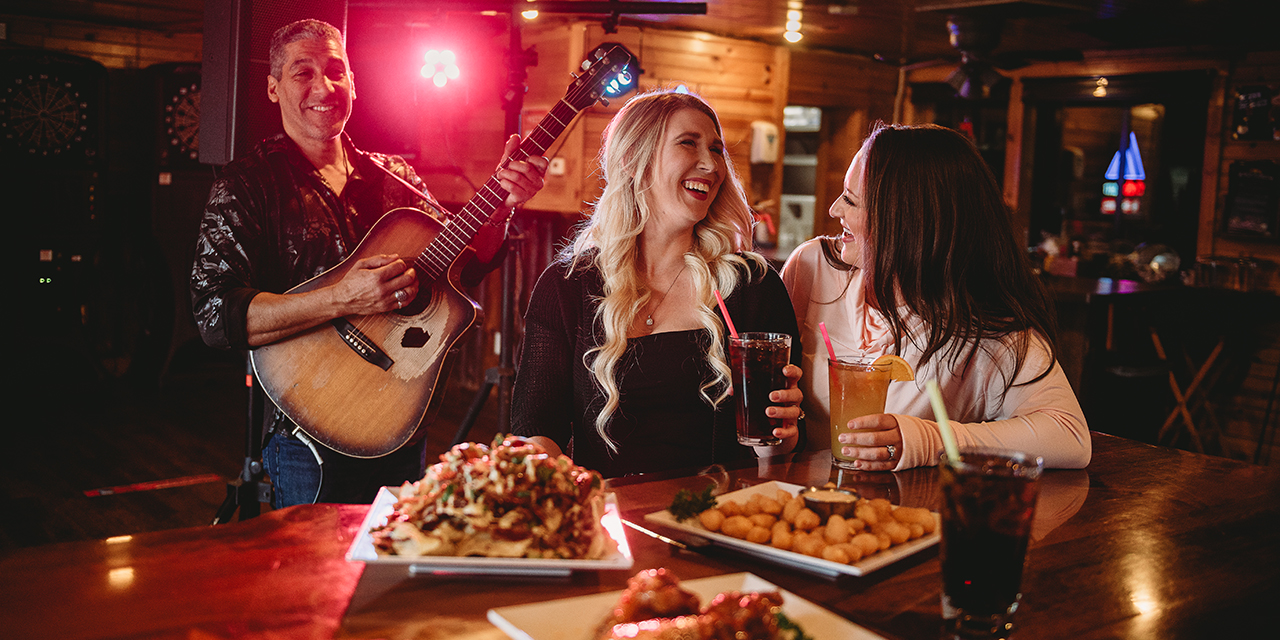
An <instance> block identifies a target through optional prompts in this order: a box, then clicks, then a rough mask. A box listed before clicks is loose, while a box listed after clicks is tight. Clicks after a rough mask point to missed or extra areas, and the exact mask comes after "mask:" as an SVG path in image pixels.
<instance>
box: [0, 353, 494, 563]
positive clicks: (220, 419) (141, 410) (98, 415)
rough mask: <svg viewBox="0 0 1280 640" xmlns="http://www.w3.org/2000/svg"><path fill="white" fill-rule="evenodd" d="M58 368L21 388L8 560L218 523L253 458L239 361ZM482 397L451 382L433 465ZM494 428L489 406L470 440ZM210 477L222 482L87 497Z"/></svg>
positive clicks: (225, 357)
mask: <svg viewBox="0 0 1280 640" xmlns="http://www.w3.org/2000/svg"><path fill="white" fill-rule="evenodd" d="M50 360H58V361H59V362H62V363H63V366H59V367H58V371H57V372H56V373H49V372H45V373H40V372H34V373H32V374H31V377H29V378H28V379H27V380H25V382H26V383H27V384H22V385H20V386H19V387H18V389H20V390H21V392H20V393H17V394H15V397H14V398H13V402H15V405H14V406H13V408H12V409H11V412H10V416H11V417H10V420H11V424H10V425H9V426H8V428H7V429H5V432H6V433H11V434H13V436H12V438H13V439H12V440H11V441H10V443H9V444H8V445H7V446H5V447H4V448H5V458H6V459H5V460H4V464H3V466H2V467H0V468H2V470H0V474H2V475H0V513H3V514H4V517H3V518H0V523H2V524H0V554H4V553H6V552H8V551H11V550H13V549H15V548H19V547H29V546H35V545H43V544H50V543H58V542H69V541H76V540H93V539H103V538H108V537H111V536H116V535H124V534H132V533H139V532H145V531H155V530H160V529H172V528H181V527H199V526H206V525H209V524H210V522H211V521H212V520H213V518H214V516H215V514H216V513H217V512H218V508H219V507H220V506H221V504H222V502H223V499H224V498H225V497H226V482H227V480H231V479H234V478H235V477H236V476H237V475H238V473H239V471H240V467H241V465H242V463H243V460H244V454H245V425H246V414H247V409H246V407H247V392H246V389H245V386H244V378H245V376H244V370H245V367H244V362H243V360H242V359H241V358H240V357H239V356H238V354H235V353H226V352H218V351H215V350H212V349H208V348H206V347H204V346H203V345H199V344H197V345H194V346H191V347H188V348H187V349H186V350H184V351H183V352H181V353H179V355H178V357H176V358H175V359H174V361H173V364H172V365H171V367H170V370H169V373H168V375H166V376H165V377H164V380H163V384H161V385H159V386H158V387H157V386H156V385H150V384H138V383H135V382H134V381H132V380H130V379H128V378H127V377H126V378H115V377H112V376H110V375H103V374H102V373H101V372H100V371H99V370H97V369H95V368H94V367H90V366H87V365H84V366H76V365H75V364H74V363H75V362H76V359H75V358H74V356H73V357H70V358H50ZM68 362H70V363H72V364H70V365H66V363H68ZM474 394H475V392H474V391H473V390H470V389H464V388H460V386H459V385H458V384H456V383H452V382H451V384H450V385H449V386H448V387H447V388H446V396H445V399H444V404H443V405H442V407H441V409H440V415H439V417H438V418H437V421H436V423H435V424H434V425H433V426H432V428H431V429H430V430H429V431H428V433H427V438H428V460H429V461H434V460H435V457H436V456H437V455H439V454H440V453H443V452H444V451H445V450H446V449H447V448H448V445H449V444H450V443H451V442H452V440H453V437H454V435H455V432H456V431H457V425H458V424H459V423H460V422H461V420H462V418H463V416H464V415H465V414H466V410H467V408H468V407H469V405H470V404H471V402H472V400H473V398H474ZM493 395H494V396H496V393H495V394H493ZM24 409H25V410H24ZM22 416H26V417H22ZM496 426H497V407H496V399H494V398H491V399H490V400H489V401H488V402H486V403H485V405H484V410H483V411H482V412H481V414H480V417H479V418H478V419H477V420H476V423H475V425H474V426H473V428H472V430H471V432H470V434H469V439H471V440H478V441H483V442H487V441H489V440H490V439H492V437H493V435H494V433H495V432H496ZM208 474H216V475H217V476H218V479H217V480H214V481H205V482H200V483H198V484H191V485H187V486H173V487H169V488H158V489H151V490H141V491H132V492H126V493H118V494H115V495H103V496H97V497H88V496H86V495H85V491H88V490H93V489H99V488H104V487H117V486H123V485H132V484H136V483H151V482H157V483H163V482H166V481H170V480H175V479H184V478H192V477H198V476H203V475H208ZM264 508H266V507H264Z"/></svg>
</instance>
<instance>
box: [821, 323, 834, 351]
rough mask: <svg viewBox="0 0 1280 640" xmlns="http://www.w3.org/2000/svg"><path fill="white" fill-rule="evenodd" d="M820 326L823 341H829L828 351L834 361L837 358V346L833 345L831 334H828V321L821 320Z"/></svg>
mask: <svg viewBox="0 0 1280 640" xmlns="http://www.w3.org/2000/svg"><path fill="white" fill-rule="evenodd" d="M818 328H819V329H821V330H822V341H823V342H826V343H827V353H828V354H829V355H830V356H831V359H832V360H833V361H834V360H835V359H836V350H835V347H832V346H831V336H829V335H827V323H825V322H819V323H818Z"/></svg>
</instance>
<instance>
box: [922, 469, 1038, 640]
mask: <svg viewBox="0 0 1280 640" xmlns="http://www.w3.org/2000/svg"><path fill="white" fill-rule="evenodd" d="M938 472H939V474H940V477H941V486H942V550H941V554H940V556H941V559H942V617H943V619H944V620H945V621H946V628H947V637H952V638H1006V637H1008V636H1009V634H1010V633H1012V631H1013V613H1014V612H1015V611H1017V609H1018V603H1019V602H1020V601H1021V600H1022V568H1023V565H1024V564H1025V561H1026V557H1027V542H1028V540H1029V539H1030V534H1031V522H1032V520H1033V519H1034V516H1035V509H1036V497H1037V496H1038V495H1039V493H1040V475H1041V474H1042V473H1043V472H1044V460H1043V459H1041V458H1039V457H1033V456H1029V455H1026V454H1024V453H1018V452H1010V451H993V450H974V449H961V450H960V459H959V460H958V461H952V460H951V459H950V458H949V457H948V456H947V455H946V454H943V455H942V457H941V460H940V462H939V464H938Z"/></svg>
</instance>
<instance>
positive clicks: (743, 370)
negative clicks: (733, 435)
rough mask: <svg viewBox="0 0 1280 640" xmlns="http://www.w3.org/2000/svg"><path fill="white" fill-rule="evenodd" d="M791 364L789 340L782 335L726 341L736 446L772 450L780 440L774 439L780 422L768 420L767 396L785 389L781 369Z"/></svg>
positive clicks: (755, 335)
mask: <svg viewBox="0 0 1280 640" xmlns="http://www.w3.org/2000/svg"><path fill="white" fill-rule="evenodd" d="M789 362H791V336H789V335H787V334H785V333H765V332H746V333H739V334H738V335H737V337H730V338H729V368H730V369H731V370H732V372H733V396H734V402H735V404H736V406H737V411H736V414H737V423H738V443H739V444H744V445H747V446H772V445H775V444H781V443H782V439H781V438H778V437H776V436H774V435H773V430H774V428H775V427H780V426H782V419H781V418H770V417H769V416H767V415H765V409H767V408H769V407H770V406H773V405H774V404H776V403H774V402H772V401H770V400H769V393H771V392H772V391H773V390H775V389H785V388H786V386H787V378H786V376H784V375H782V369H783V367H785V366H787V364H788V363H789Z"/></svg>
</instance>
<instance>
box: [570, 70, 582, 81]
mask: <svg viewBox="0 0 1280 640" xmlns="http://www.w3.org/2000/svg"><path fill="white" fill-rule="evenodd" d="M569 75H571V76H573V79H574V80H577V79H578V78H581V77H582V76H580V75H578V74H576V73H574V72H572V71H570V72H569Z"/></svg>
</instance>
